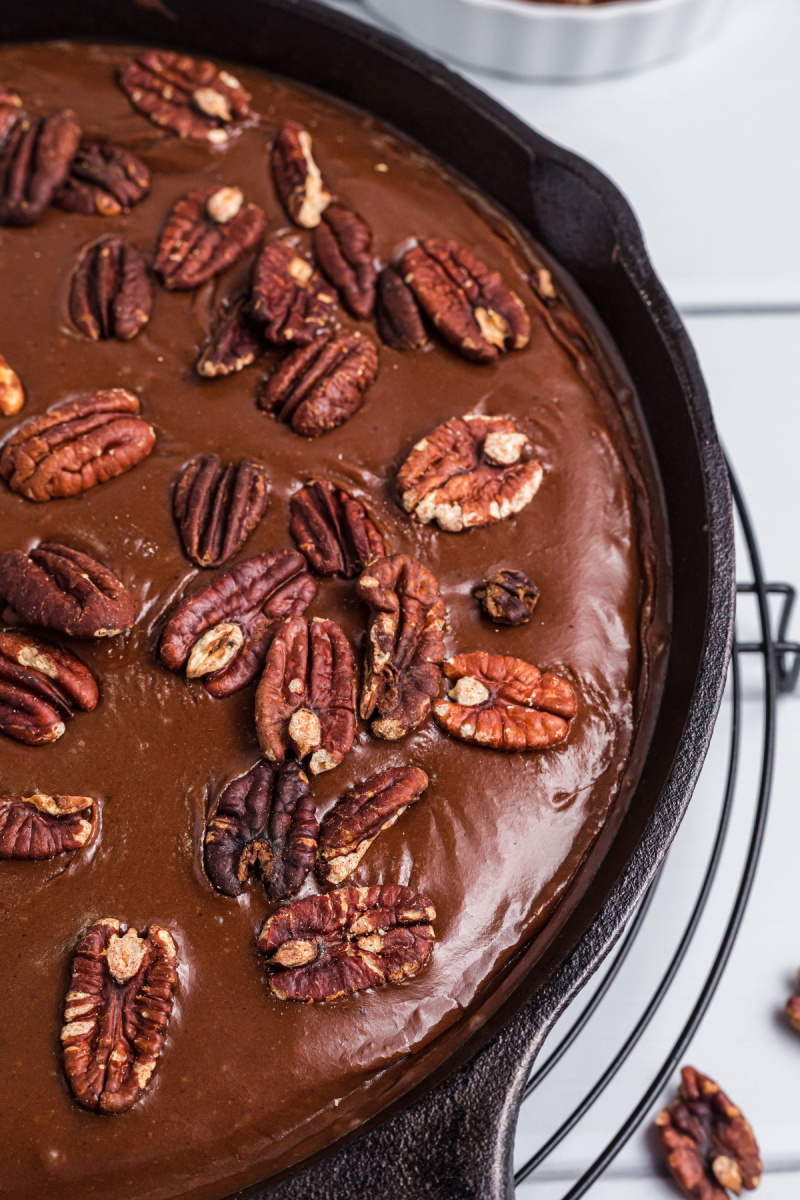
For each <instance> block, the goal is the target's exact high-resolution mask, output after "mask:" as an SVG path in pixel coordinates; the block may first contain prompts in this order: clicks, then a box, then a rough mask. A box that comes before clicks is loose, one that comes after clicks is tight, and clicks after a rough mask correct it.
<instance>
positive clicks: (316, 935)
mask: <svg viewBox="0 0 800 1200" xmlns="http://www.w3.org/2000/svg"><path fill="white" fill-rule="evenodd" d="M435 919H436V912H435V910H434V907H433V905H432V904H431V902H430V900H429V899H428V898H427V896H423V895H421V894H420V893H419V892H415V891H414V890H413V889H412V888H409V887H403V886H401V885H400V884H394V883H387V884H382V885H380V886H376V887H369V888H359V887H345V888H338V889H337V890H336V891H333V892H329V893H328V894H327V895H326V896H307V897H306V898H305V899H303V900H295V901H294V902H293V903H292V904H289V905H287V906H286V907H285V908H281V909H279V911H278V912H276V913H274V914H273V916H271V917H269V918H268V919H267V920H266V921H265V922H264V925H263V927H262V929H261V933H260V934H259V936H258V941H257V946H258V949H259V950H260V951H261V953H262V954H265V955H266V956H267V965H268V966H269V967H270V968H272V970H273V972H274V974H273V975H272V977H271V979H270V989H271V990H272V993H273V995H274V996H277V997H278V999H279V1000H298V1001H302V1002H304V1003H306V1004H325V1003H327V1002H328V1001H331V1000H335V999H337V997H339V996H351V995H353V994H354V993H355V992H360V991H362V990H363V989H364V988H369V987H381V986H382V985H383V984H386V983H400V982H402V981H403V980H404V979H410V978H411V976H412V975H416V973H417V971H419V970H420V968H421V967H422V966H424V964H425V963H426V962H427V961H428V959H429V958H430V955H431V951H432V950H433V939H434V934H433V927H432V925H431V922H432V921H434V920H435Z"/></svg>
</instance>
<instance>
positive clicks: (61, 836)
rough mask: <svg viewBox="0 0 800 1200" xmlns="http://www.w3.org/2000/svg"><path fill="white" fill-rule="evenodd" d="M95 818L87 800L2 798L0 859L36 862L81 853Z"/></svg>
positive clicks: (83, 797) (92, 803)
mask: <svg viewBox="0 0 800 1200" xmlns="http://www.w3.org/2000/svg"><path fill="white" fill-rule="evenodd" d="M94 816H95V802H94V800H92V799H90V798H89V797H88V796H44V795H41V794H39V793H37V794H36V795H34V796H0V859H4V858H5V859H9V858H16V859H21V860H23V861H27V862H36V861H39V860H41V859H44V858H55V857H56V855H58V854H65V853H66V852H67V851H69V850H79V849H80V848H81V846H85V845H86V843H87V842H88V840H89V838H90V837H91V835H92V830H93V829H94Z"/></svg>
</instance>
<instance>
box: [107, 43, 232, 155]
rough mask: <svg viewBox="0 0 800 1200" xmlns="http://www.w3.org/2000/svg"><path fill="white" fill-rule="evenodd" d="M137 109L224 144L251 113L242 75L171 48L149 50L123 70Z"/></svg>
mask: <svg viewBox="0 0 800 1200" xmlns="http://www.w3.org/2000/svg"><path fill="white" fill-rule="evenodd" d="M119 82H120V85H121V87H122V90H123V91H124V92H125V94H126V96H127V97H128V99H129V100H130V102H131V104H132V105H133V106H134V108H136V109H138V111H139V112H140V113H143V114H144V115H145V116H146V117H149V119H150V120H151V121H152V122H153V124H154V125H160V126H161V127H162V128H163V129H169V130H170V132H171V133H176V134H177V135H178V137H181V138H188V139H189V140H190V141H195V142H207V143H208V144H209V145H212V146H219V145H224V144H225V142H227V141H228V139H229V137H230V136H231V134H232V133H233V132H234V131H235V130H236V129H237V128H241V126H242V124H243V123H244V122H245V121H246V120H247V119H248V118H249V117H250V115H251V112H250V97H249V96H248V94H247V92H246V91H245V90H244V88H243V87H242V85H241V84H240V83H239V80H238V79H236V78H234V76H233V75H231V74H230V72H228V71H222V70H220V69H219V68H218V67H215V66H214V64H213V63H210V62H201V61H199V60H198V59H194V58H190V57H189V56H188V54H176V53H174V52H172V51H170V50H145V51H144V52H143V53H142V54H140V55H139V56H138V57H137V58H135V59H133V61H132V62H129V63H127V64H126V66H124V67H123V68H122V70H121V71H120V73H119Z"/></svg>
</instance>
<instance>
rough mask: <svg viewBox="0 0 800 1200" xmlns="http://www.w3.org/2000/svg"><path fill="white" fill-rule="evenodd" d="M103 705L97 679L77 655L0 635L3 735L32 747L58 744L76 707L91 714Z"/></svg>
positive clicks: (11, 633)
mask: <svg viewBox="0 0 800 1200" xmlns="http://www.w3.org/2000/svg"><path fill="white" fill-rule="evenodd" d="M99 699H100V692H99V690H98V687H97V683H96V682H95V678H94V676H93V675H92V673H91V671H90V670H89V669H88V667H85V666H84V665H83V663H82V662H81V661H80V660H79V659H77V658H75V656H74V655H73V654H70V653H69V652H68V651H67V650H61V649H59V647H58V646H52V645H50V643H49V642H42V641H40V640H39V639H38V638H35V637H33V636H32V635H31V634H29V633H20V632H19V631H18V630H16V629H0V733H5V734H6V735H7V736H8V737H11V738H14V739H15V740H16V741H18V742H26V743H27V744H28V745H29V746H41V745H44V744H46V743H47V742H55V741H57V740H58V739H59V738H60V737H61V735H62V734H63V732H64V729H65V725H64V722H65V721H67V720H69V718H70V717H71V716H72V715H73V711H74V707H75V706H77V707H78V708H82V709H84V710H85V711H86V712H91V710H92V709H94V708H96V707H97V702H98V700H99Z"/></svg>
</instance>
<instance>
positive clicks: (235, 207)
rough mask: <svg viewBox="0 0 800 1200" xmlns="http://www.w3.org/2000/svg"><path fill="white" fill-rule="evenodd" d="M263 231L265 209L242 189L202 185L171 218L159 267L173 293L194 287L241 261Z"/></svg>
mask: <svg viewBox="0 0 800 1200" xmlns="http://www.w3.org/2000/svg"><path fill="white" fill-rule="evenodd" d="M263 229H264V214H263V212H262V211H261V209H260V208H259V207H258V205H257V204H245V203H244V196H243V195H242V192H241V190H240V189H239V188H234V187H222V188H218V187H214V186H213V185H212V186H211V187H204V188H198V189H197V190H196V191H194V192H189V193H188V194H187V195H186V196H182V197H181V199H180V200H178V201H177V203H176V204H175V206H174V207H173V209H172V212H171V213H170V214H169V216H168V217H167V221H166V224H165V225H164V231H163V233H162V234H161V239H160V241H159V243H158V248H157V250H156V258H155V262H154V263H153V270H154V271H155V273H156V275H158V276H159V277H160V279H161V281H162V282H163V284H164V287H166V288H169V289H170V290H171V291H190V290H191V289H192V288H197V287H200V285H201V284H202V283H206V281H207V280H209V279H213V277H214V276H215V275H219V273H220V271H224V270H226V268H227V267H231V266H233V264H234V263H235V262H238V260H239V259H240V258H241V257H242V255H243V254H245V253H246V252H247V251H248V250H250V249H251V247H253V246H255V244H256V242H257V241H258V239H259V238H260V237H261V234H262V232H263Z"/></svg>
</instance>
